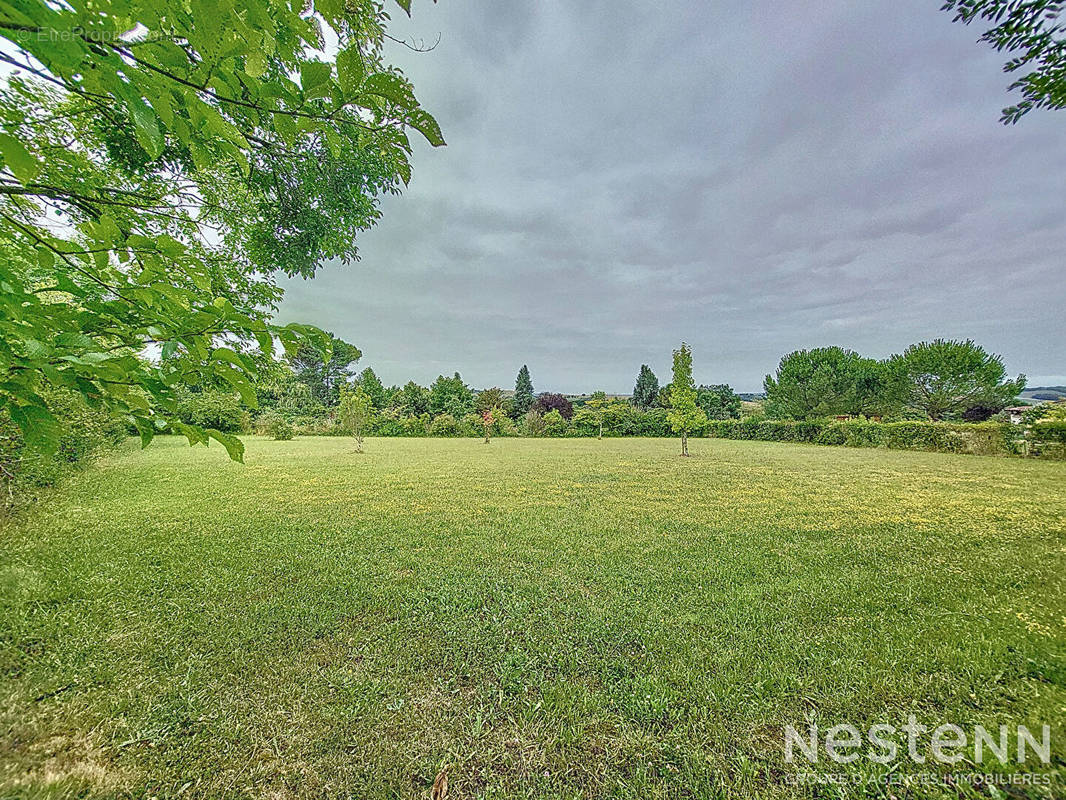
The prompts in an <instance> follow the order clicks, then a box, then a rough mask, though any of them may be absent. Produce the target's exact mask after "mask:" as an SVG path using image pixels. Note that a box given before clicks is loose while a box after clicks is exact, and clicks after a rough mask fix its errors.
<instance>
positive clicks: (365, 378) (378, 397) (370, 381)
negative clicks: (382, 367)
mask: <svg viewBox="0 0 1066 800" xmlns="http://www.w3.org/2000/svg"><path fill="white" fill-rule="evenodd" d="M356 383H357V384H358V386H359V388H360V389H362V390H363V392H364V393H365V394H366V396H367V397H369V398H370V405H371V406H372V407H373V408H384V407H385V401H386V396H385V385H384V384H383V383H382V382H381V379H380V378H379V377H378V376H377V373H376V372H374V370H372V369H371V368H370V367H367V368H366V369H364V370H363V371H362V372H360V373H359V377H358V378H356Z"/></svg>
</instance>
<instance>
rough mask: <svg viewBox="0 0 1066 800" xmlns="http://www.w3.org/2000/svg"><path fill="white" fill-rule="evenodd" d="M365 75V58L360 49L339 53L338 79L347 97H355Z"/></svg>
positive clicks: (353, 48) (354, 48)
mask: <svg viewBox="0 0 1066 800" xmlns="http://www.w3.org/2000/svg"><path fill="white" fill-rule="evenodd" d="M364 74H365V70H364V69H363V56H362V54H361V53H360V52H359V48H358V47H349V48H348V49H347V50H341V51H340V52H339V53H337V79H338V80H339V81H340V85H341V90H342V91H343V92H344V94H345V96H347V97H354V96H355V93H356V92H358V91H359V85H360V84H361V83H362V82H363V75H364Z"/></svg>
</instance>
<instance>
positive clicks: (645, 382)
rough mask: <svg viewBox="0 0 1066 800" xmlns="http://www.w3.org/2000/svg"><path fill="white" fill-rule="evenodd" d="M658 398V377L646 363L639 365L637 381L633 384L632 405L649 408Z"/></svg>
mask: <svg viewBox="0 0 1066 800" xmlns="http://www.w3.org/2000/svg"><path fill="white" fill-rule="evenodd" d="M658 399H659V379H658V378H656V377H655V373H654V372H652V371H651V367H649V366H648V365H647V364H641V365H640V372H639V373H638V374H637V382H636V384H634V386H633V405H635V406H638V407H640V408H651V407H652V406H654V405H655V403H656V401H657V400H658Z"/></svg>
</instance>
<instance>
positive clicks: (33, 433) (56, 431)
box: [8, 406, 63, 453]
mask: <svg viewBox="0 0 1066 800" xmlns="http://www.w3.org/2000/svg"><path fill="white" fill-rule="evenodd" d="M8 413H9V414H10V415H11V420H12V422H14V423H15V424H16V425H18V426H19V430H21V431H22V438H23V439H24V440H25V442H26V445H27V447H30V448H32V449H34V450H37V451H39V452H41V453H54V452H55V451H56V450H57V449H58V447H59V436H60V434H61V433H62V430H63V429H62V427H61V426H60V424H59V422H58V421H56V418H55V417H53V416H52V413H51V412H50V411H49V410H48V409H47V408H45V407H44V406H12V408H11V410H10V411H9V412H8Z"/></svg>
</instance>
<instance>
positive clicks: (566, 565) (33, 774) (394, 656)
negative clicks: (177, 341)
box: [0, 439, 1066, 800]
mask: <svg viewBox="0 0 1066 800" xmlns="http://www.w3.org/2000/svg"><path fill="white" fill-rule="evenodd" d="M247 446H248V452H247V464H245V465H240V464H235V463H231V462H229V461H228V460H227V459H226V457H225V453H224V452H223V451H222V449H221V448H220V447H217V446H213V447H211V448H210V449H204V448H202V447H201V448H195V449H191V448H189V447H188V446H186V445H185V444H184V443H183V441H177V440H173V439H172V440H163V441H160V440H157V441H156V442H155V443H153V444H152V446H151V447H150V448H149V449H148V450H146V451H143V452H142V451H139V450H135V449H133V448H132V446H131V447H129V448H127V449H124V450H123V451H122V452H120V453H118V454H115V455H113V456H110V457H108V458H106V459H105V460H103V461H102V462H101V463H100V464H98V465H96V466H94V467H92V468H90V469H88V470H86V471H84V472H82V473H79V474H77V475H75V476H74V477H73V478H72V479H71V480H70V481H69V482H68V483H67V484H66V485H65V486H63V487H62V488H61V489H59V490H58V491H56V492H55V493H54V494H53V495H51V496H50V497H48V498H46V499H45V500H44V501H43V502H42V504H41V505H40V506H39V507H38V508H36V509H35V510H33V511H32V512H31V513H29V514H28V515H26V516H25V517H24V518H23V519H21V520H17V521H14V522H10V523H8V524H7V525H6V526H4V527H3V529H0V574H2V582H0V647H2V649H0V693H2V697H3V700H2V703H0V796H3V797H8V796H29V797H52V796H89V797H121V796H134V797H142V796H157V797H160V798H163V797H173V796H178V795H179V794H180V796H182V797H205V798H206V797H209V798H222V797H256V798H289V797H299V798H304V797H307V798H320V797H330V798H332V797H349V796H350V797H353V798H359V799H360V800H361V799H362V798H378V797H427V796H428V793H429V787H430V784H431V783H432V781H433V778H434V776H435V775H436V774H437V772H438V771H439V770H440V769H441V768H442V767H444V766H446V765H447V766H448V767H449V779H450V790H451V791H450V794H449V797H451V798H474V797H492V798H514V797H538V798H563V797H590V798H592V797H618V798H626V799H627V800H637V799H640V800H643V798H659V797H662V798H666V797H699V798H704V797H706V798H712V797H722V798H725V797H730V798H732V797H790V796H796V795H809V796H818V797H834V796H848V797H852V796H861V795H862V792H861V791H859V790H856V789H853V788H850V787H848V788H845V789H835V788H832V787H828V788H827V787H824V786H823V787H820V788H817V787H816V788H796V787H795V786H793V785H789V784H788V783H786V778H787V776H788V775H790V774H793V773H796V772H804V771H806V772H810V771H811V770H812V769H813V770H814V771H816V772H818V773H825V772H841V771H847V772H849V773H851V774H853V775H871V776H876V775H879V774H881V773H883V772H884V771H885V770H886V768H885V767H881V766H880V765H878V764H876V763H872V762H870V761H869V760H868V759H866V758H865V757H864V758H860V759H859V760H858V761H856V762H853V763H851V764H848V765H847V766H843V767H841V766H837V765H829V764H828V763H824V756H823V761H822V762H820V763H819V765H817V767H812V766H811V765H806V766H804V767H801V766H800V765H799V764H796V765H794V766H789V765H786V764H785V762H784V758H783V744H782V742H783V738H782V726H783V725H785V724H793V725H795V726H797V727H800V726H804V725H805V724H806V720H808V719H813V720H815V721H817V722H818V724H819V725H820V726H822V730H823V732H824V729H825V728H826V727H828V726H829V725H831V724H833V723H836V722H850V723H853V724H855V725H856V726H858V727H860V728H862V729H863V730H864V731H865V729H866V728H868V727H869V725H871V724H872V723H874V722H887V723H890V724H896V725H899V724H902V723H903V722H904V721H906V718H907V715H908V714H911V713H913V714H915V715H916V717H917V718H918V719H919V720H920V721H922V722H924V723H926V724H929V725H930V727H933V726H935V725H938V724H940V723H942V722H951V723H957V724H959V725H961V726H962V727H963V728H964V729H965V730H967V731H969V730H970V729H971V728H972V726H973V725H974V724H975V723H984V724H985V725H986V727H989V728H993V727H994V726H996V725H998V724H999V723H1001V722H1005V723H1008V724H1009V725H1011V726H1015V725H1017V724H1019V723H1024V724H1026V725H1028V726H1029V727H1030V728H1031V729H1032V730H1034V731H1039V729H1040V726H1041V725H1042V724H1045V723H1046V724H1050V725H1051V726H1052V756H1053V763H1052V764H1051V766H1050V767H1044V768H1043V770H1044V771H1045V772H1046V771H1048V770H1050V771H1051V772H1052V773H1055V774H1053V776H1052V779H1051V780H1052V786H1051V787H1045V788H1037V789H1028V790H1023V792H1028V793H1029V794H1031V795H1032V796H1035V797H1051V796H1055V795H1058V796H1062V794H1063V791H1064V790H1063V783H1062V775H1063V772H1064V771H1066V766H1064V759H1066V747H1064V745H1066V732H1064V725H1063V722H1064V720H1066V465H1064V464H1061V463H1046V462H1030V461H1025V460H1020V459H1005V458H999V459H995V458H979V457H966V456H950V455H939V454H922V453H909V452H895V451H879V450H859V449H854V450H853V449H846V448H831V447H807V446H801V445H782V444H773V443H761V442H733V441H725V440H713V439H698V440H694V441H692V442H691V445H690V446H691V449H692V452H693V457H692V458H690V459H681V458H678V457H677V455H676V453H677V450H678V445H677V443H676V442H674V441H668V440H634V439H625V440H620V439H614V440H610V439H608V440H604V441H596V440H592V439H579V440H528V439H498V440H494V441H493V442H492V444H491V445H488V446H486V445H483V444H482V443H481V442H479V441H478V440H474V439H458V440H432V439H372V440H368V441H367V444H366V453H364V454H362V455H359V454H356V453H355V452H354V444H353V443H352V442H351V441H347V440H343V439H299V440H296V441H293V442H273V441H266V440H261V439H248V440H247ZM972 755H973V754H972V749H971V750H970V754H969V757H970V758H971V759H972ZM803 763H804V764H805V763H806V762H803ZM997 765H998V762H995V761H992V762H990V763H987V762H986V764H985V765H984V766H983V767H981V769H982V770H990V769H994V768H995V767H996V766H997ZM928 768H929V764H928V763H927V764H926V765H924V766H922V765H915V764H911V763H910V762H909V761H906V760H901V761H900V762H897V764H896V766H895V769H894V773H893V774H894V775H897V776H900V775H902V776H907V775H912V774H913V775H918V773H920V772H922V771H923V770H926V769H928ZM974 768H975V767H974V765H972V764H968V763H965V762H964V763H961V764H958V765H955V766H954V767H951V768H948V767H939V768H938V769H940V770H942V771H949V769H950V771H969V770H973V769H974ZM1002 769H1016V767H1009V768H1002ZM967 791H968V790H963V789H959V790H951V789H949V788H941V789H938V788H936V787H930V786H923V785H921V784H915V785H913V786H911V787H910V788H907V787H901V786H899V785H889V788H888V789H887V790H879V789H869V790H868V794H867V796H881V794H882V792H883V793H884V796H886V797H887V796H890V795H891V796H894V797H898V798H903V797H924V796H940V795H943V796H955V795H956V794H957V793H962V794H966V793H967ZM972 794H973V796H979V795H978V793H977V792H973V793H972ZM980 796H984V797H988V796H989V795H988V793H987V791H986V792H984V793H983V794H981V795H980ZM999 796H1002V795H999Z"/></svg>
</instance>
